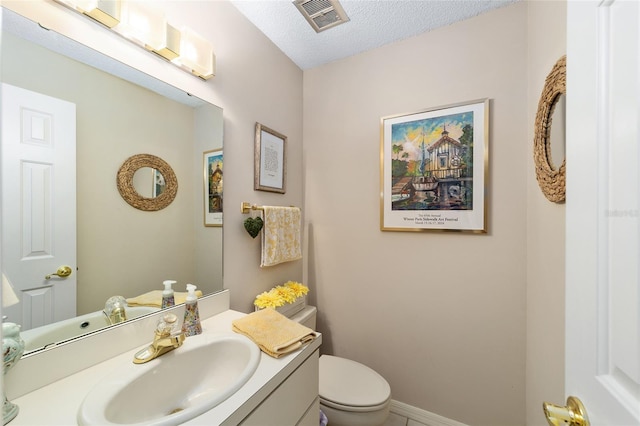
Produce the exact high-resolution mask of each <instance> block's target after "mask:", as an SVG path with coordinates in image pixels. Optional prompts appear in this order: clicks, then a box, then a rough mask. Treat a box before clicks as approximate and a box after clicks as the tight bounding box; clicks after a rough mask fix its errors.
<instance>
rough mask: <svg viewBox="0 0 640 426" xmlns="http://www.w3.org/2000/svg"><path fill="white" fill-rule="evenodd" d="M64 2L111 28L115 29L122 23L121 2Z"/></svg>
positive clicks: (91, 0)
mask: <svg viewBox="0 0 640 426" xmlns="http://www.w3.org/2000/svg"><path fill="white" fill-rule="evenodd" d="M64 2H65V3H67V4H70V5H72V6H74V7H75V8H76V9H78V10H79V11H80V12H82V13H84V14H85V15H88V16H90V17H92V18H93V19H95V20H96V21H98V22H100V23H101V24H104V25H106V26H107V27H109V28H113V27H115V26H116V25H118V23H119V22H120V0H65V1H64Z"/></svg>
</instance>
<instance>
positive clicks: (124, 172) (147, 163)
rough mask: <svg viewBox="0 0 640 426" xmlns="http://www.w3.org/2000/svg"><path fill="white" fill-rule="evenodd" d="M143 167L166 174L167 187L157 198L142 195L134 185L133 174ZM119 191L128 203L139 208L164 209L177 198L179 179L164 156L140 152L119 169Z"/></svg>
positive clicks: (146, 209) (147, 209) (148, 209)
mask: <svg viewBox="0 0 640 426" xmlns="http://www.w3.org/2000/svg"><path fill="white" fill-rule="evenodd" d="M142 167H151V168H152V169H156V170H158V171H159V172H160V173H162V176H164V180H165V189H164V191H163V192H162V193H161V194H160V195H158V196H157V197H155V198H146V197H143V196H141V195H140V194H138V192H137V191H136V189H135V188H134V186H133V175H134V174H135V173H136V171H137V170H139V169H141V168H142ZM118 191H119V192H120V195H122V198H124V200H125V201H126V202H127V203H129V204H130V205H132V206H133V207H135V208H137V209H140V210H145V211H156V210H162V209H164V208H165V207H167V206H168V205H169V204H171V202H172V201H173V199H174V198H176V194H177V193H178V180H177V179H176V175H175V173H173V169H172V168H171V166H170V165H169V164H167V162H166V161H164V160H163V159H162V158H159V157H156V156H154V155H150V154H138V155H134V156H132V157H129V158H127V160H126V161H125V162H124V163H123V164H122V166H121V167H120V170H118Z"/></svg>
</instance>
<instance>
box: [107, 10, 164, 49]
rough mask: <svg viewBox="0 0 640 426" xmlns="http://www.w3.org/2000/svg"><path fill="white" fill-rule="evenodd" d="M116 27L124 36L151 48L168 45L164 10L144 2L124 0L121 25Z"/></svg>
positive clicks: (161, 47)
mask: <svg viewBox="0 0 640 426" xmlns="http://www.w3.org/2000/svg"><path fill="white" fill-rule="evenodd" d="M116 29H117V31H118V32H119V33H121V34H122V35H123V36H125V37H127V38H130V39H132V40H134V41H136V42H138V43H140V44H143V45H144V46H145V47H146V48H148V49H150V50H160V49H163V48H165V47H166V41H167V19H166V18H165V16H164V13H162V11H160V10H158V9H156V8H151V7H149V6H148V5H146V4H145V3H144V2H140V1H124V2H123V4H122V14H121V19H120V25H118V27H117V28H116Z"/></svg>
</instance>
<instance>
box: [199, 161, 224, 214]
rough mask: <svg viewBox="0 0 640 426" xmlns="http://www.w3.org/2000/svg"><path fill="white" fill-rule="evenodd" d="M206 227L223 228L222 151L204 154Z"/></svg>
mask: <svg viewBox="0 0 640 426" xmlns="http://www.w3.org/2000/svg"><path fill="white" fill-rule="evenodd" d="M203 155H204V226H222V206H223V203H222V201H223V194H224V191H223V189H224V179H223V166H224V158H223V154H222V149H214V150H212V151H207V152H205V153H204V154H203Z"/></svg>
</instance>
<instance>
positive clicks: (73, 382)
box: [10, 310, 322, 426]
mask: <svg viewBox="0 0 640 426" xmlns="http://www.w3.org/2000/svg"><path fill="white" fill-rule="evenodd" d="M244 315H246V314H243V313H241V312H237V311H232V310H228V311H225V312H222V313H220V314H218V315H215V316H212V317H210V318H208V319H206V320H203V321H202V328H203V333H216V332H230V331H231V322H232V321H233V320H235V319H237V318H241V317H243V316H244ZM151 337H152V336H150V341H151ZM321 340H322V337H321V336H319V337H318V338H317V339H315V340H314V341H313V342H312V343H311V344H309V345H307V346H306V347H304V348H303V349H301V350H299V351H297V352H294V353H292V354H289V355H286V356H284V357H282V358H279V359H275V358H272V357H270V356H268V355H267V354H265V353H264V352H262V353H261V359H260V364H259V365H258V369H257V370H256V372H255V373H254V374H253V376H252V377H251V378H250V379H249V381H248V382H247V383H246V384H245V385H244V386H243V387H242V388H241V389H240V390H239V391H238V392H236V393H235V394H233V395H232V396H230V397H229V398H228V399H226V400H225V401H223V402H222V403H220V404H219V405H218V406H216V407H215V408H213V409H211V410H210V411H208V412H206V413H204V414H202V415H201V416H198V417H196V418H194V419H192V420H190V421H189V422H187V423H185V424H193V425H196V424H205V423H206V424H211V425H236V424H238V423H239V422H240V421H241V420H242V419H244V418H245V417H246V416H247V415H248V414H249V413H250V412H251V411H252V410H253V409H254V408H255V407H257V406H258V404H260V402H261V401H262V400H263V399H265V398H266V397H267V396H268V395H269V394H270V393H271V392H272V391H273V390H274V389H275V388H276V387H277V386H278V385H279V384H280V383H281V382H282V381H284V380H285V379H286V378H287V377H288V376H289V375H290V374H291V373H292V372H293V371H294V370H295V369H296V368H297V367H298V366H300V365H301V364H302V363H303V362H304V361H305V360H306V359H307V358H308V357H309V356H310V355H311V354H313V352H314V351H315V350H316V349H318V347H319V346H320V343H321ZM139 349H140V348H136V349H133V350H131V351H127V352H125V353H122V354H120V355H118V356H116V357H113V358H111V359H109V360H107V361H104V362H102V363H100V364H97V365H95V366H92V367H90V368H87V369H85V370H82V371H80V372H78V373H75V374H73V375H71V376H68V377H65V378H64V379H61V380H58V381H57V382H55V383H52V384H50V385H47V386H45V387H42V388H40V389H37V390H35V391H33V392H30V393H28V394H26V395H23V396H21V397H19V398H16V399H14V400H12V402H14V403H15V404H18V406H19V407H20V412H19V414H18V416H17V417H16V418H15V419H14V420H13V421H12V422H11V423H10V425H11V426H19V425H29V426H34V425H73V424H77V420H76V416H77V413H78V409H79V407H80V405H81V403H82V401H83V399H84V397H85V395H87V393H88V392H89V391H90V390H91V388H93V386H95V385H96V384H97V383H98V382H99V381H100V380H101V379H102V378H103V377H105V376H107V375H109V374H110V373H111V372H112V371H113V370H115V369H117V368H118V367H119V366H121V365H122V364H123V363H130V362H132V359H133V355H134V354H135V353H136V352H137V351H138V350H139ZM177 350H180V349H177ZM176 374H178V372H176ZM170 380H171V378H170V377H168V378H167V381H168V382H170ZM143 397H144V396H143Z"/></svg>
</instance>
